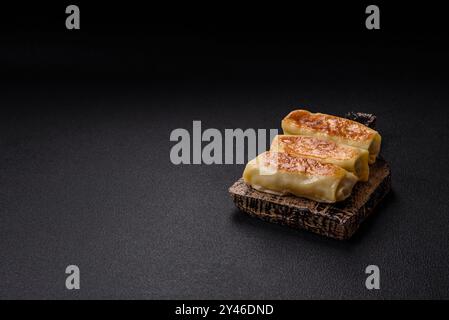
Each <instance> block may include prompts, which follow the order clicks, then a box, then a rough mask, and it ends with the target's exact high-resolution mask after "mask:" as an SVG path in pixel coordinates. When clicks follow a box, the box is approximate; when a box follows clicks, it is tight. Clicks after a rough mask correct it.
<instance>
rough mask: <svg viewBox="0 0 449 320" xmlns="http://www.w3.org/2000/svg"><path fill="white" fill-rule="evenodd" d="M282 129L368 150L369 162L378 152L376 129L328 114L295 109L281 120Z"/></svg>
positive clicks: (379, 138)
mask: <svg viewBox="0 0 449 320" xmlns="http://www.w3.org/2000/svg"><path fill="white" fill-rule="evenodd" d="M282 129H283V130H284V134H288V135H306V136H314V137H317V138H321V139H330V140H332V141H335V142H337V143H343V144H347V145H350V146H353V147H357V148H362V149H365V150H368V152H369V163H370V164H372V163H374V162H375V161H376V157H377V155H378V154H379V152H380V145H381V136H380V134H379V133H378V132H377V131H376V130H373V129H371V128H368V127H367V126H364V125H363V124H361V123H358V122H355V121H352V120H349V119H344V118H340V117H336V116H331V115H328V114H323V113H310V112H309V111H307V110H295V111H292V112H290V113H289V114H288V115H287V116H286V117H285V118H284V119H283V120H282Z"/></svg>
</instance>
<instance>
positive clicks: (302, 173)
mask: <svg viewBox="0 0 449 320" xmlns="http://www.w3.org/2000/svg"><path fill="white" fill-rule="evenodd" d="M243 179H244V180H245V182H246V183H247V184H249V185H250V186H251V187H253V188H254V189H256V190H259V191H263V192H267V193H273V194H278V195H285V194H293V195H295V196H298V197H304V198H308V199H311V200H315V201H319V202H328V203H333V202H337V201H342V200H344V199H346V198H347V197H348V196H349V195H350V194H351V191H352V188H353V187H354V185H355V184H356V182H357V180H358V179H357V177H356V176H355V175H354V174H352V173H350V172H348V171H346V170H345V169H343V168H341V167H339V166H336V165H334V164H330V163H322V162H320V161H318V160H315V159H312V158H303V157H296V156H294V155H291V154H288V153H285V152H272V151H266V152H264V153H262V154H260V155H259V156H258V157H257V158H255V159H253V160H251V161H250V162H248V164H247V165H246V168H245V171H244V172H243Z"/></svg>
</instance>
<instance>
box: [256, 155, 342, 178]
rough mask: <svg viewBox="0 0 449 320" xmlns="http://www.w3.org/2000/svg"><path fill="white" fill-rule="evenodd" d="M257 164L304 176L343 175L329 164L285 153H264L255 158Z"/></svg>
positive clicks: (340, 170)
mask: <svg viewBox="0 0 449 320" xmlns="http://www.w3.org/2000/svg"><path fill="white" fill-rule="evenodd" d="M257 160H258V161H259V162H260V163H259V164H260V165H262V166H266V167H272V168H275V169H277V170H281V171H287V172H298V173H301V174H305V175H310V176H313V175H318V176H333V175H337V174H344V172H345V170H344V169H342V168H340V167H338V166H336V165H333V164H330V163H321V162H320V161H318V160H315V159H311V158H302V157H297V156H293V155H290V154H287V153H285V152H273V151H266V152H264V153H262V154H261V155H259V156H258V157H257Z"/></svg>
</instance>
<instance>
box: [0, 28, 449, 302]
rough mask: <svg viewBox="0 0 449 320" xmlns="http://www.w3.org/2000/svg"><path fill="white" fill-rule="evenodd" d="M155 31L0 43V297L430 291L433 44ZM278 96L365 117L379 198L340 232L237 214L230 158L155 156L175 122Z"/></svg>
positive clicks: (444, 264) (433, 255)
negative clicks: (375, 151) (387, 174)
mask: <svg viewBox="0 0 449 320" xmlns="http://www.w3.org/2000/svg"><path fill="white" fill-rule="evenodd" d="M173 30H174V29H170V32H169V34H163V35H147V34H146V32H145V31H140V32H138V33H137V34H131V32H124V33H123V34H120V35H114V34H113V33H112V34H106V35H105V34H103V33H101V32H98V34H96V33H89V32H86V31H83V33H80V34H77V35H73V34H71V35H70V36H69V37H68V38H67V36H66V35H65V34H64V32H57V33H52V32H50V31H45V30H44V31H42V32H30V33H29V32H27V31H26V30H20V31H18V32H16V33H12V32H11V33H7V34H6V36H5V37H4V38H3V39H4V40H3V43H2V51H1V55H0V57H1V61H2V64H1V65H2V70H3V71H2V79H1V87H0V107H1V112H2V113H1V117H0V151H1V152H0V256H1V257H2V258H1V259H0V298H37V299H46V298H63V299H70V298H74V299H78V298H125V299H128V298H130V299H136V298H144V299H175V298H187V299H190V298H207V299H216V298H217V299H228V298H229V299H240V298H254V299H256V298H273V299H277V298H282V299H303V298H337V299H342V298H375V299H381V298H418V299H420V298H425V299H427V298H448V292H449V291H448V289H449V280H448V279H449V278H448V276H447V272H448V270H449V259H448V248H447V245H448V243H449V235H448V232H447V225H448V224H449V216H448V201H447V194H448V193H449V187H448V185H449V184H448V177H447V163H448V161H449V153H448V151H447V145H448V143H449V130H448V129H447V128H448V125H449V120H448V119H449V118H448V116H449V111H448V102H449V93H448V91H447V87H448V78H447V74H448V73H447V71H448V68H447V53H448V52H447V48H446V46H445V41H446V40H445V39H447V38H446V37H444V36H443V35H441V34H434V33H428V34H427V33H420V34H409V33H405V34H404V33H388V34H387V33H385V32H384V33H382V34H380V35H375V36H372V37H371V38H367V36H366V35H365V34H363V32H361V33H340V32H336V33H328V32H318V33H307V32H305V33H301V34H300V35H299V36H297V35H296V34H295V33H294V32H289V33H282V32H279V30H277V33H274V34H271V35H270V34H269V33H254V32H249V33H235V32H230V33H226V32H222V33H221V32H217V33H216V34H214V36H211V35H208V34H204V33H195V32H189V33H187V34H181V35H180V34H178V33H176V32H173ZM176 30H177V29H176ZM3 31H4V30H3ZM296 107H306V108H309V109H311V110H313V111H320V112H326V113H331V114H341V115H342V114H344V113H345V112H347V111H350V110H356V111H364V112H371V113H375V114H376V115H377V116H378V130H379V132H380V133H381V134H382V137H383V148H382V154H383V156H384V157H385V158H386V159H387V160H388V161H389V162H390V164H391V168H392V172H393V192H392V193H391V195H390V196H389V197H388V198H387V199H386V200H385V201H384V203H382V205H381V206H380V207H379V208H378V211H377V213H376V215H375V216H373V217H372V218H370V219H369V220H368V221H366V223H364V224H363V226H362V227H361V229H360V230H359V232H358V233H357V234H356V235H355V236H354V238H353V239H351V240H350V241H346V242H339V241H336V240H330V239H326V238H323V237H320V236H317V235H314V234H311V233H308V232H305V231H296V230H292V229H288V228H285V227H281V226H277V225H272V224H268V223H265V222H262V221H258V220H256V219H253V218H250V217H247V216H246V215H244V214H242V213H240V212H238V211H237V210H236V209H235V208H234V205H233V203H232V201H231V199H230V197H229V195H228V193H227V189H228V187H229V186H230V185H231V184H232V183H233V182H234V181H235V180H236V179H238V178H239V177H240V175H241V173H242V171H243V168H244V167H243V165H211V166H207V165H190V166H189V165H182V166H175V165H173V164H171V162H170V159H169V151H170V148H171V146H172V145H173V143H171V142H170V141H169V135H170V132H171V131H172V130H173V129H175V128H186V129H189V130H191V126H192V121H193V120H201V121H202V124H203V128H204V129H205V128H217V129H220V130H224V129H225V128H243V129H245V128H267V129H269V128H279V127H280V120H281V119H282V117H283V116H284V115H285V114H287V113H288V112H289V111H290V110H292V109H293V108H296ZM69 264H76V265H78V266H79V267H80V269H81V290H79V291H68V290H66V289H65V286H64V283H65V277H66V275H65V273H64V271H65V267H66V266H67V265H69ZM370 264H376V265H378V266H379V267H380V270H381V290H379V291H368V290H366V289H365V286H364V281H365V278H366V275H365V274H364V269H365V267H366V266H367V265H370Z"/></svg>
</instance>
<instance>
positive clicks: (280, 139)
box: [270, 135, 369, 181]
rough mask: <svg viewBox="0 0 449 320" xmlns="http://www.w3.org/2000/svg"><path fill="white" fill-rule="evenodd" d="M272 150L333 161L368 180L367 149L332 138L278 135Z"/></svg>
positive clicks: (325, 161) (322, 160)
mask: <svg viewBox="0 0 449 320" xmlns="http://www.w3.org/2000/svg"><path fill="white" fill-rule="evenodd" d="M270 151H278V152H286V153H289V154H292V155H295V156H299V157H306V158H313V159H316V160H318V161H321V162H324V163H332V164H335V165H337V166H340V167H342V168H343V169H345V170H347V171H349V172H352V173H354V174H355V175H356V176H357V177H358V178H359V180H361V181H367V180H368V177H369V166H368V151H367V150H364V149H360V148H355V147H352V146H348V145H345V144H340V143H336V142H334V141H331V140H326V139H319V138H315V137H311V136H299V135H277V136H276V137H275V138H274V140H273V142H272V143H271V148H270Z"/></svg>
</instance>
